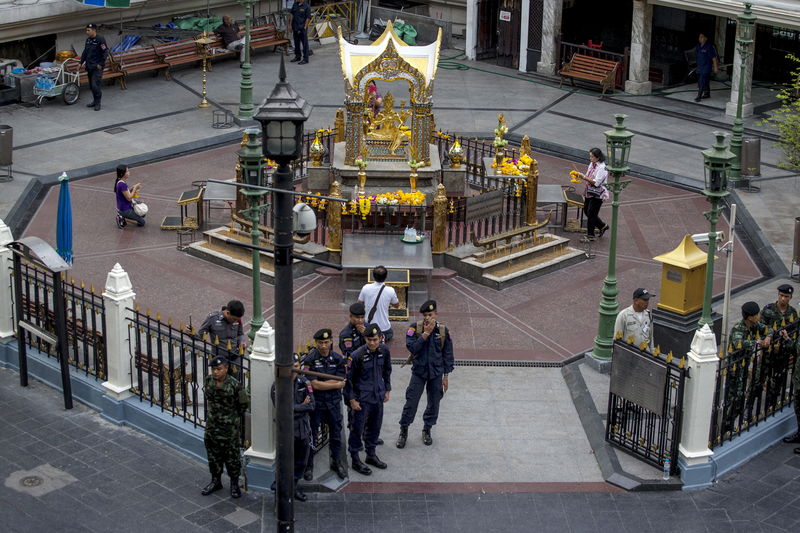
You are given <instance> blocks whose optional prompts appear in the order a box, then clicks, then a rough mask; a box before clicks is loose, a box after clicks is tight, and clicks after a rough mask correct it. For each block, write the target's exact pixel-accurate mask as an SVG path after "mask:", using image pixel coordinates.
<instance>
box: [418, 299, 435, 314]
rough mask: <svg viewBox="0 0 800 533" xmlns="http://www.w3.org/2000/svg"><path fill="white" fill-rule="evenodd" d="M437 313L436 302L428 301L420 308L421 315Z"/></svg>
mask: <svg viewBox="0 0 800 533" xmlns="http://www.w3.org/2000/svg"><path fill="white" fill-rule="evenodd" d="M431 311H436V300H428V301H427V302H425V303H424V304H422V306H421V307H420V308H419V312H420V313H430V312H431Z"/></svg>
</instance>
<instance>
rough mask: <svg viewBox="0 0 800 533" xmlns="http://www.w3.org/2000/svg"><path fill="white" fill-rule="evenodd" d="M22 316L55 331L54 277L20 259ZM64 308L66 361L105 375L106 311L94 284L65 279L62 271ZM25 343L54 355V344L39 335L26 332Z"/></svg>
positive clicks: (83, 369)
mask: <svg viewBox="0 0 800 533" xmlns="http://www.w3.org/2000/svg"><path fill="white" fill-rule="evenodd" d="M19 268H20V276H21V284H20V287H21V292H22V294H20V295H17V297H21V298H22V316H21V317H20V318H21V319H22V320H25V321H27V322H30V323H32V324H35V325H36V326H38V327H39V328H41V329H43V330H44V331H48V332H51V333H53V334H55V333H56V312H55V307H54V305H53V304H54V302H53V298H54V291H53V279H52V276H53V275H54V274H52V273H51V272H48V271H46V270H44V269H42V268H40V267H38V266H36V265H34V264H32V263H29V262H26V261H21V262H20V267H19ZM62 285H63V288H64V303H65V309H66V328H67V331H66V339H67V346H66V347H65V353H66V354H67V361H68V363H69V364H70V365H71V366H73V367H75V368H76V369H78V370H80V371H82V372H84V373H85V374H86V375H92V376H94V377H95V379H99V380H105V379H106V368H107V362H106V344H105V338H106V336H105V332H106V315H105V304H104V302H103V297H102V296H101V295H98V294H95V292H94V286H90V287H89V288H88V289H87V288H86V286H85V284H84V283H80V284H78V283H75V280H72V279H71V280H69V281H66V279H65V278H64V276H63V275H62ZM24 335H25V339H24V340H25V343H26V344H27V345H28V346H30V347H32V348H36V349H37V350H39V351H40V352H42V353H45V354H47V355H48V356H49V357H57V355H56V347H55V346H54V345H53V344H51V343H49V342H47V341H45V340H44V339H42V338H41V337H39V336H36V335H33V334H31V333H30V332H25V333H24Z"/></svg>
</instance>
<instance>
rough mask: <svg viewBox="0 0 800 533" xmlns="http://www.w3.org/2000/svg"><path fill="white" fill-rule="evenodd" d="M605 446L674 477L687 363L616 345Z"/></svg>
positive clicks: (620, 343) (619, 342)
mask: <svg viewBox="0 0 800 533" xmlns="http://www.w3.org/2000/svg"><path fill="white" fill-rule="evenodd" d="M613 361H614V364H613V365H612V367H611V386H610V388H609V393H608V420H607V424H606V441H608V442H610V443H611V444H614V445H615V446H618V447H619V448H622V449H623V450H625V451H626V452H628V453H630V454H632V455H634V456H636V457H638V458H639V459H641V460H642V461H645V462H646V463H649V464H651V465H653V466H656V467H658V468H662V467H663V466H664V461H665V460H666V459H667V458H669V459H671V460H670V470H671V471H672V472H673V473H674V472H677V467H678V461H677V457H678V444H679V443H680V434H681V419H682V418H683V387H684V382H685V380H686V374H687V369H686V367H685V359H681V360H680V361H675V360H673V357H672V354H671V353H670V354H668V355H667V356H664V355H663V354H655V355H654V354H651V353H648V352H645V351H642V350H640V349H639V348H638V347H636V346H633V345H631V344H627V343H625V342H622V341H620V340H617V341H615V342H614V354H613Z"/></svg>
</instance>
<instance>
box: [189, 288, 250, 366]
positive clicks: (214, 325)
mask: <svg viewBox="0 0 800 533" xmlns="http://www.w3.org/2000/svg"><path fill="white" fill-rule="evenodd" d="M243 316H244V304H243V303H242V302H240V301H239V300H231V301H230V302H228V305H226V306H223V308H222V309H220V310H219V311H212V312H210V313H209V314H208V316H207V317H206V319H205V320H204V321H203V323H202V324H201V325H200V329H198V330H197V336H198V337H200V338H203V335H205V334H206V333H207V334H208V341H209V342H211V343H212V344H215V345H216V352H217V354H219V355H224V356H225V357H227V358H228V359H230V361H231V362H235V361H236V358H237V357H238V356H239V347H240V346H242V347H244V346H245V345H246V344H247V336H246V335H245V334H244V330H243V328H242V317H243Z"/></svg>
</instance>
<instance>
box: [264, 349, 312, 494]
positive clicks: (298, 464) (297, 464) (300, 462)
mask: <svg viewBox="0 0 800 533" xmlns="http://www.w3.org/2000/svg"><path fill="white" fill-rule="evenodd" d="M293 368H294V369H295V370H300V360H299V359H298V358H297V355H295V360H294V364H293ZM292 382H293V389H294V498H295V500H297V501H300V502H304V501H306V500H307V499H308V496H306V493H305V492H303V491H302V489H300V487H298V486H297V482H298V481H300V478H301V477H303V472H305V469H306V464H307V463H308V455H309V454H310V453H311V421H310V418H309V415H310V414H311V413H313V412H314V390H313V389H312V387H311V383H309V381H308V380H307V379H306V377H305V376H302V375H300V374H298V373H296V372H293V373H292ZM270 395H271V396H272V405H275V384H274V383H273V384H272V390H271V391H270ZM272 486H273V487H274V486H275V483H273V484H272Z"/></svg>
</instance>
